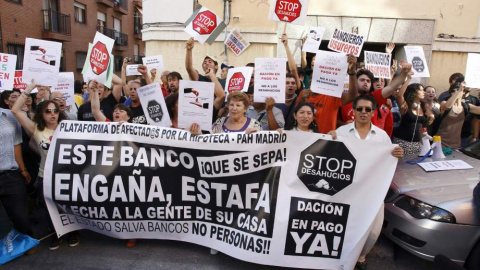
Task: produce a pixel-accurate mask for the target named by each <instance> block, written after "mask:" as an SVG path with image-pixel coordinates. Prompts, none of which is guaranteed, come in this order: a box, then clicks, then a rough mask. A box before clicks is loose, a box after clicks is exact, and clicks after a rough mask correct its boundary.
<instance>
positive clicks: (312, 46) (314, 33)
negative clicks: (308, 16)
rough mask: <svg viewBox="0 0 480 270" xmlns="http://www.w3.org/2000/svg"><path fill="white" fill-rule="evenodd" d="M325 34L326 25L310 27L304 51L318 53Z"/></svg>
mask: <svg viewBox="0 0 480 270" xmlns="http://www.w3.org/2000/svg"><path fill="white" fill-rule="evenodd" d="M324 34H325V27H310V31H309V32H308V34H307V39H306V40H305V43H304V44H303V48H302V51H304V52H311V53H317V51H318V50H319V48H320V44H321V43H322V39H323V35H324Z"/></svg>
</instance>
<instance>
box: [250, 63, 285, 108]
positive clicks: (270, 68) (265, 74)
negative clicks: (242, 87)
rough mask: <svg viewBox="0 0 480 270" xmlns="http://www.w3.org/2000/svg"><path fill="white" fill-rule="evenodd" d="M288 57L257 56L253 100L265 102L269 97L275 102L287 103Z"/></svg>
mask: <svg viewBox="0 0 480 270" xmlns="http://www.w3.org/2000/svg"><path fill="white" fill-rule="evenodd" d="M286 72H287V59H285V58H255V84H254V88H255V89H254V91H255V94H254V96H253V102H259V103H265V99H266V98H267V97H272V98H274V99H275V103H285V81H286V75H287V73H286Z"/></svg>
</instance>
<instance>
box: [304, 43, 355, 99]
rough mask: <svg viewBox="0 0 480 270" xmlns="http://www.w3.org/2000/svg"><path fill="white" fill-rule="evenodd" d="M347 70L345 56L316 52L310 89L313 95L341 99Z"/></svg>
mask: <svg viewBox="0 0 480 270" xmlns="http://www.w3.org/2000/svg"><path fill="white" fill-rule="evenodd" d="M347 69H348V63H347V56H346V55H345V54H343V53H336V52H327V51H318V53H317V56H316V57H315V63H314V68H313V74H312V85H311V86H310V89H311V90H312V91H313V92H315V93H319V94H324V95H328V96H333V97H341V96H342V93H343V87H344V83H345V74H346V73H347Z"/></svg>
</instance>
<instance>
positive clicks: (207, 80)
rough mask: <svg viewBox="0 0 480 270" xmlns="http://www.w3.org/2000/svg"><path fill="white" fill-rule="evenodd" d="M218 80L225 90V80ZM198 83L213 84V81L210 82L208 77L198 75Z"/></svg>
mask: <svg viewBox="0 0 480 270" xmlns="http://www.w3.org/2000/svg"><path fill="white" fill-rule="evenodd" d="M217 79H218V82H219V83H220V85H221V86H222V88H223V90H225V80H224V79H220V78H217ZM198 81H199V82H212V80H210V79H209V78H208V77H206V76H203V75H201V74H198Z"/></svg>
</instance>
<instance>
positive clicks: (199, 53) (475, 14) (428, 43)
mask: <svg viewBox="0 0 480 270" xmlns="http://www.w3.org/2000/svg"><path fill="white" fill-rule="evenodd" d="M270 2H272V0H248V1H246V0H198V1H196V0H180V1H168V0H157V1H146V2H145V3H144V10H145V12H144V13H145V14H144V29H143V39H144V41H145V42H146V53H147V55H155V54H162V55H163V57H164V61H165V66H166V67H167V68H169V69H171V70H176V71H179V72H180V73H182V75H186V71H185V67H184V61H185V60H184V59H185V49H184V47H185V41H186V40H187V39H188V38H189V36H188V35H187V34H186V33H185V32H183V23H184V22H185V21H186V20H187V19H188V17H189V16H190V15H191V14H192V12H193V11H194V10H195V8H197V7H198V5H199V4H200V5H203V6H205V7H207V8H209V9H211V10H213V11H214V12H215V13H216V14H217V15H219V16H220V17H222V18H226V19H225V21H227V22H228V27H227V29H232V28H237V29H239V30H240V31H241V32H242V34H243V35H244V36H245V38H246V40H248V41H249V42H250V44H251V45H250V47H249V48H248V49H247V50H246V51H245V52H244V53H243V54H242V55H240V56H239V57H236V56H235V55H234V54H233V53H232V52H230V51H228V50H225V47H224V46H223V40H224V38H225V35H223V34H222V35H220V36H219V37H218V38H217V42H215V43H214V44H212V45H207V44H204V45H201V44H199V43H197V44H196V46H195V49H194V65H195V68H197V70H201V62H202V59H203V57H204V56H205V54H209V55H215V56H216V57H217V58H218V60H219V61H221V62H228V63H229V64H230V65H234V66H243V65H245V64H246V63H248V62H253V61H254V59H255V58H256V57H284V56H285V52H284V48H283V45H281V43H280V36H281V33H283V23H277V22H275V21H270V20H268V12H269V8H270ZM308 26H322V27H326V29H327V30H326V32H325V35H324V40H323V41H322V45H321V47H320V48H321V49H326V48H327V44H328V40H329V39H330V36H331V35H332V32H333V31H334V30H335V29H336V28H338V29H342V30H345V31H348V32H355V33H358V34H361V35H364V36H365V37H366V43H365V45H364V49H366V50H374V51H381V50H384V48H385V44H386V43H388V42H390V41H392V42H394V43H396V45H397V47H396V49H395V51H394V58H395V59H404V58H405V52H404V50H403V47H404V46H406V45H420V46H422V47H423V49H424V51H425V56H426V58H427V60H428V62H429V68H430V73H431V77H430V78H429V79H423V80H422V82H423V83H425V84H429V85H433V86H435V87H436V88H437V89H438V90H440V91H445V90H447V88H448V77H449V76H450V74H452V73H455V72H462V73H464V72H465V69H466V61H467V55H468V53H469V52H471V53H480V1H478V0H464V1H461V2H453V1H435V0H426V1H417V0H404V1H387V0H365V1H352V0H344V1H334V0H322V1H315V0H312V1H310V6H309V9H308V19H307V23H306V25H305V26H296V25H288V27H287V34H288V36H289V38H290V48H291V50H292V52H294V55H295V57H296V59H297V63H298V64H299V63H300V61H299V59H300V52H301V48H300V39H301V37H302V36H303V35H305V33H306V32H307V30H308ZM360 61H363V54H362V56H361V57H360Z"/></svg>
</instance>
